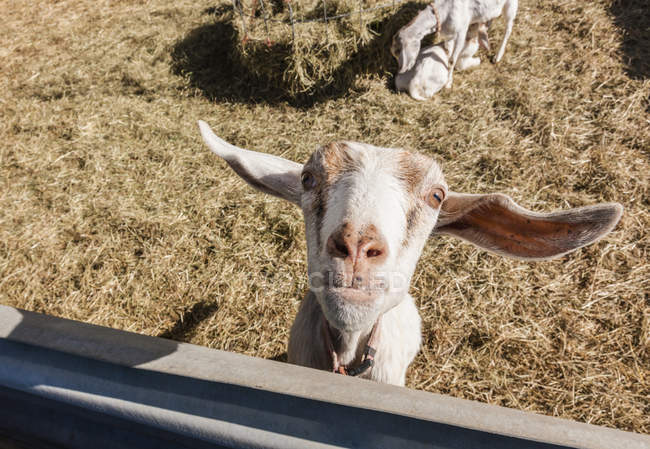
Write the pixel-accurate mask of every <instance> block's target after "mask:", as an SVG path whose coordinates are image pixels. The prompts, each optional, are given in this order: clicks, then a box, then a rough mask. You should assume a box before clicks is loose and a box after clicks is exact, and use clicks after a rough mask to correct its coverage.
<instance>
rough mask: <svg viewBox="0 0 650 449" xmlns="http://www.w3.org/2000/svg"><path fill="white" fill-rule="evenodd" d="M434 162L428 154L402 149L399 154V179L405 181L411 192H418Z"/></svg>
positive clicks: (405, 185)
mask: <svg viewBox="0 0 650 449" xmlns="http://www.w3.org/2000/svg"><path fill="white" fill-rule="evenodd" d="M432 163H433V161H432V160H431V159H429V158H428V157H426V156H422V155H420V154H416V153H410V152H408V151H405V150H402V151H400V152H399V155H398V165H397V173H396V176H397V179H399V180H401V181H402V182H403V183H404V187H406V189H407V191H408V192H409V193H411V194H416V193H417V192H418V191H419V188H420V186H421V185H422V181H423V180H424V178H425V177H426V175H427V173H428V172H429V168H431V164H432Z"/></svg>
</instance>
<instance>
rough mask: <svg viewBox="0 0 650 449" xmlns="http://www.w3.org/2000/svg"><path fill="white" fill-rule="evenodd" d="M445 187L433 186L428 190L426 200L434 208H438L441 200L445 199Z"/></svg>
mask: <svg viewBox="0 0 650 449" xmlns="http://www.w3.org/2000/svg"><path fill="white" fill-rule="evenodd" d="M445 195H446V192H445V189H443V188H442V187H434V188H432V189H431V190H430V191H429V194H428V195H427V197H426V202H427V204H429V206H431V207H432V208H434V209H438V208H440V206H441V205H442V202H443V201H444V200H445Z"/></svg>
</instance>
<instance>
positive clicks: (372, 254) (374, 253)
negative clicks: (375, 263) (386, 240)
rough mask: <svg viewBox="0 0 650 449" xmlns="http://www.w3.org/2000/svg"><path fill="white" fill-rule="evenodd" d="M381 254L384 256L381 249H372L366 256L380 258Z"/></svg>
mask: <svg viewBox="0 0 650 449" xmlns="http://www.w3.org/2000/svg"><path fill="white" fill-rule="evenodd" d="M381 254H382V251H381V250H380V249H374V248H371V249H369V250H368V251H367V252H366V255H367V256H368V258H371V257H379V256H381Z"/></svg>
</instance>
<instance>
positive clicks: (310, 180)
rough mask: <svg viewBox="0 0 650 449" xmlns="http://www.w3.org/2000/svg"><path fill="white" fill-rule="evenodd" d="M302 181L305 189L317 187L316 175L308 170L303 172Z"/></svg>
mask: <svg viewBox="0 0 650 449" xmlns="http://www.w3.org/2000/svg"><path fill="white" fill-rule="evenodd" d="M300 182H301V183H302V188H303V189H305V190H311V189H313V188H314V187H316V177H315V176H314V175H312V174H311V173H309V172H308V171H306V172H304V173H303V174H302V176H301V177H300Z"/></svg>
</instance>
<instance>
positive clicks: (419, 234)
mask: <svg viewBox="0 0 650 449" xmlns="http://www.w3.org/2000/svg"><path fill="white" fill-rule="evenodd" d="M199 125H200V127H201V133H202V135H203V139H204V140H205V142H206V143H207V144H208V146H209V147H210V148H211V149H212V151H214V152H215V153H216V154H218V155H219V156H221V157H222V158H223V159H225V160H226V162H228V164H229V165H230V166H231V167H232V168H233V170H235V171H236V172H237V174H239V175H240V176H241V177H242V178H243V179H244V180H245V181H247V182H248V183H249V184H251V185H252V186H253V187H255V188H257V189H259V190H261V191H263V192H265V193H270V194H272V195H276V196H279V197H281V198H284V199H286V200H288V201H290V202H292V203H295V204H297V205H299V206H301V207H302V210H303V213H304V216H305V225H306V234H307V252H308V265H309V266H308V271H309V276H310V279H309V280H310V289H311V290H312V291H313V292H314V294H315V295H316V298H317V299H318V301H319V303H320V305H321V308H322V310H323V313H324V314H325V316H326V318H327V320H328V321H329V323H330V324H331V325H332V326H334V327H336V328H337V329H339V330H341V331H348V332H349V331H356V330H363V329H364V328H365V329H369V328H370V327H371V326H372V325H373V323H374V322H375V321H376V319H377V317H378V316H379V315H380V314H381V313H383V312H385V311H387V310H389V309H390V308H391V307H393V306H395V305H396V304H397V303H398V302H399V301H400V300H402V299H404V298H405V297H406V295H407V291H408V286H409V283H410V280H411V276H412V274H413V270H414V268H415V264H416V263H417V260H418V258H419V255H420V253H421V251H422V247H423V245H424V243H425V242H426V240H427V238H428V236H429V235H430V234H431V232H432V231H433V233H434V234H435V233H438V234H447V235H453V236H456V237H459V238H462V239H464V240H467V241H469V242H471V243H473V244H475V245H477V246H479V247H481V248H484V249H486V250H489V251H492V252H495V253H498V254H502V255H506V256H509V257H514V258H520V259H533V260H534V259H548V258H553V257H556V256H559V255H562V254H565V253H567V252H569V251H572V250H575V249H577V248H580V247H582V246H585V245H587V244H589V243H592V242H594V241H596V240H598V239H599V238H601V237H603V236H604V235H605V234H607V233H608V232H609V231H611V230H612V229H613V228H614V226H615V225H616V223H617V222H618V220H619V219H620V217H621V214H622V212H623V208H622V207H621V205H620V204H617V203H608V204H599V205H595V206H587V207H582V208H577V209H570V210H567V211H562V212H553V213H547V214H541V213H535V212H531V211H528V210H526V209H524V208H522V207H520V206H519V205H517V204H516V203H515V202H514V201H513V200H512V199H510V198H509V197H507V196H505V195H502V194H498V193H494V194H485V195H470V194H461V193H456V192H452V191H448V190H447V184H446V183H445V180H444V178H443V175H442V172H441V170H440V167H439V166H438V164H437V163H436V162H434V161H433V160H432V159H430V158H428V157H426V156H422V155H419V154H416V153H409V152H407V151H404V150H398V149H388V148H378V147H374V146H372V145H367V144H361V143H351V142H347V143H334V144H330V145H326V146H323V147H321V148H319V149H318V150H316V151H315V152H314V154H312V156H311V157H310V159H309V161H308V162H307V163H306V164H305V165H304V166H303V165H301V164H298V163H295V162H292V161H288V160H286V159H283V158H281V157H277V156H272V155H270V154H264V153H257V152H254V151H248V150H244V149H241V148H237V147H234V146H233V145H230V144H228V143H226V142H224V141H223V140H221V139H219V138H218V137H217V136H215V135H214V134H213V133H212V131H211V130H210V128H209V127H208V125H207V124H205V123H203V122H199Z"/></svg>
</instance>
